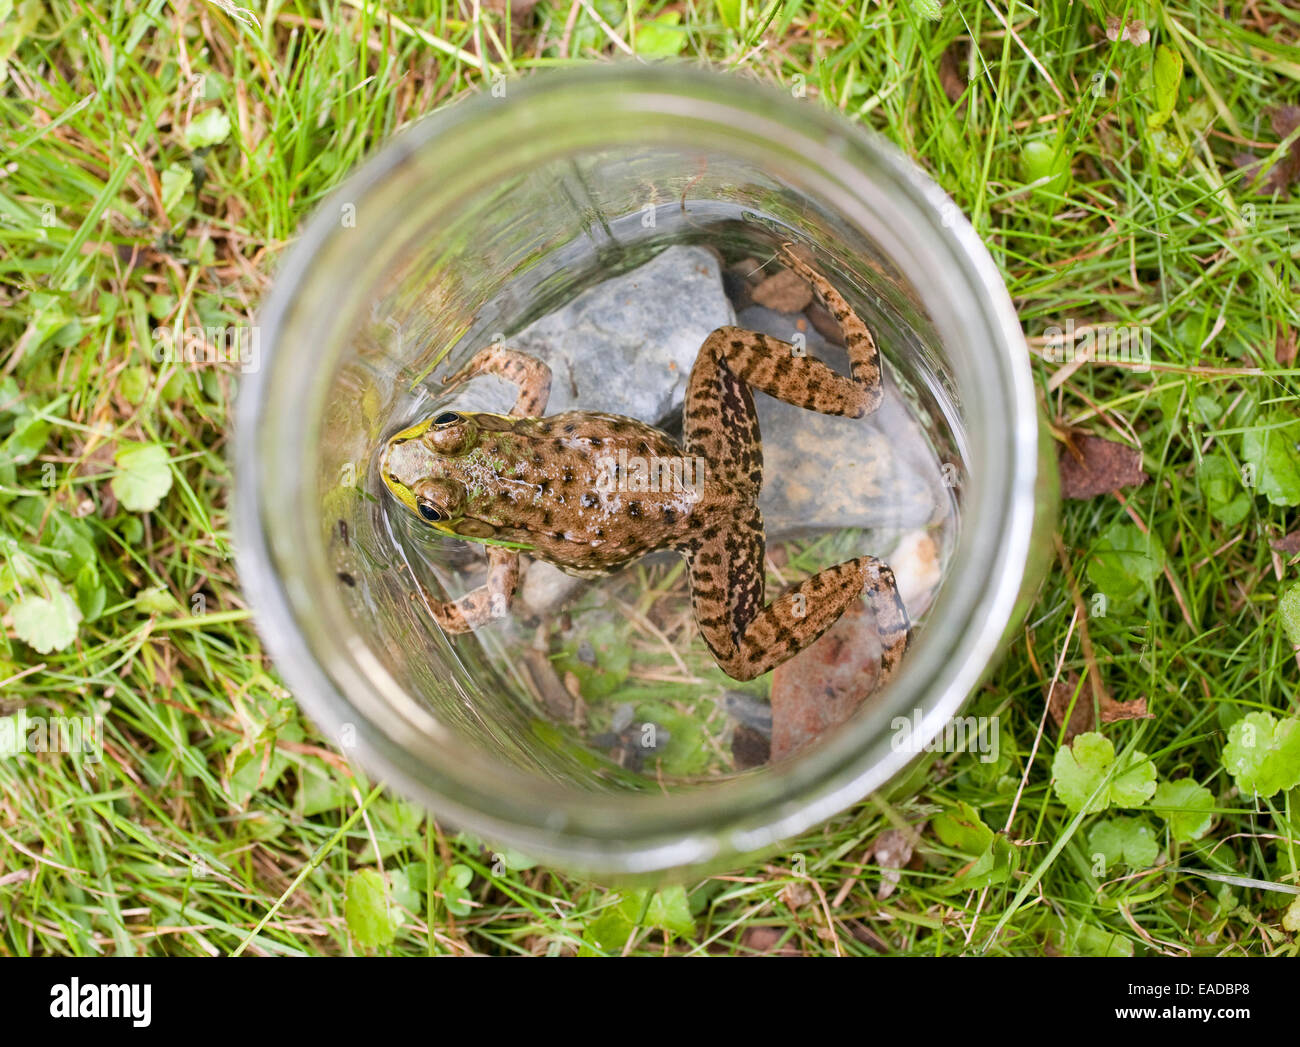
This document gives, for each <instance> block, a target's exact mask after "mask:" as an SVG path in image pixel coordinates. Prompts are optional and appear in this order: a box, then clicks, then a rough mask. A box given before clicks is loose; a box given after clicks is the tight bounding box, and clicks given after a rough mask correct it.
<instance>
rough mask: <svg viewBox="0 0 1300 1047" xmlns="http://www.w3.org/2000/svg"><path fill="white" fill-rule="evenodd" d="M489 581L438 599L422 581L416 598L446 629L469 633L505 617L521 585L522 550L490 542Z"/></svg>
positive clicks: (451, 631)
mask: <svg viewBox="0 0 1300 1047" xmlns="http://www.w3.org/2000/svg"><path fill="white" fill-rule="evenodd" d="M487 554H488V576H487V581H486V582H485V583H484V584H483V585H480V586H479V587H478V588H477V589H471V590H470V591H469V592H467V593H466V594H465V595H464V596H462V597H460V599H458V600H439V599H438V598H437V597H435V596H434V595H433V594H432V593H430V592H429V590H428V589H426V588H425V587H424V586H423V585H422V586H420V591H419V593H416V594H412V597H413V598H416V599H418V600H419V601H420V602H422V603H423V604H424V605H425V607H427V608H428V610H429V613H430V614H432V615H433V617H434V619H435V620H436V621H437V623H438V624H439V625H440V626H442V628H443V631H444V632H449V633H468V632H472V631H473V630H475V629H477V628H479V627H480V626H482V625H486V624H487V623H488V622H490V621H492V620H493V619H494V618H503V617H505V614H506V612H507V611H508V610H509V609H510V600H511V598H512V597H513V596H514V594H515V588H516V587H517V586H518V585H519V554H518V553H517V552H514V551H513V550H510V549H503V548H501V547H500V546H496V545H489V546H488V547H487Z"/></svg>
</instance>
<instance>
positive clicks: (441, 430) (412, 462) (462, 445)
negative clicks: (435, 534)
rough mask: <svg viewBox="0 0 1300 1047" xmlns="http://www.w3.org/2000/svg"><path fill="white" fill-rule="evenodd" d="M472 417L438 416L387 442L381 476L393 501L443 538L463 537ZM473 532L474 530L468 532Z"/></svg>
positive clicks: (474, 439)
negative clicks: (442, 534)
mask: <svg viewBox="0 0 1300 1047" xmlns="http://www.w3.org/2000/svg"><path fill="white" fill-rule="evenodd" d="M478 436H479V427H478V424H477V422H476V420H475V418H474V416H472V415H467V414H461V413H460V412H457V411H442V412H440V413H438V414H436V415H433V416H432V417H430V418H426V419H425V420H424V421H422V422H419V423H417V424H416V425H413V426H411V427H410V428H409V429H403V430H402V431H401V432H400V433H395V434H393V435H392V436H391V437H389V439H388V442H387V443H386V444H385V445H384V450H383V453H382V454H381V455H380V459H379V469H380V475H381V476H382V477H383V478H384V483H385V484H386V485H387V487H388V489H389V491H391V492H392V493H393V497H394V498H396V499H397V500H398V501H399V502H401V503H402V504H403V505H404V506H406V508H407V509H409V510H410V511H411V512H412V513H414V514H415V515H416V516H417V517H419V519H420V520H421V521H422V522H423V523H425V524H427V525H428V526H429V527H432V528H433V529H434V530H437V531H442V532H443V533H444V534H449V535H459V536H461V537H464V536H465V531H464V530H460V529H458V528H460V527H462V525H463V518H464V516H465V513H466V509H467V504H466V503H467V501H468V498H467V495H466V484H465V479H466V471H467V468H468V467H469V466H470V463H469V461H468V459H467V457H466V456H467V455H469V453H470V452H471V451H472V450H473V449H474V447H475V445H476V444H477V443H478ZM470 529H471V530H472V528H470Z"/></svg>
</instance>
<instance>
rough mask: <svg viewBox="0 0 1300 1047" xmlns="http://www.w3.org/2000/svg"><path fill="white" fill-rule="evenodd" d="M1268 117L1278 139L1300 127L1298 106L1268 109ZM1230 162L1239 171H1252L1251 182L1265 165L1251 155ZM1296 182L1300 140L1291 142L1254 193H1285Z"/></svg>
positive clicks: (1239, 155) (1244, 155)
mask: <svg viewBox="0 0 1300 1047" xmlns="http://www.w3.org/2000/svg"><path fill="white" fill-rule="evenodd" d="M1268 116H1269V124H1270V125H1271V126H1272V128H1273V131H1274V133H1275V134H1276V135H1277V136H1278V139H1279V140H1281V139H1284V138H1286V137H1287V136H1288V135H1290V134H1291V133H1292V132H1293V131H1295V129H1296V128H1297V127H1300V106H1296V105H1283V106H1279V107H1277V108H1276V109H1272V110H1270V111H1269V114H1268ZM1232 162H1233V164H1234V165H1236V166H1237V167H1239V168H1242V169H1244V170H1246V171H1251V172H1252V174H1251V175H1250V180H1251V181H1254V180H1255V179H1256V178H1258V177H1259V174H1258V170H1257V169H1258V168H1259V167H1260V166H1261V165H1262V164H1263V163H1264V161H1263V159H1261V158H1259V157H1257V156H1255V155H1254V154H1253V153H1237V154H1236V155H1235V156H1234V157H1233V158H1232ZM1297 181H1300V139H1297V140H1296V141H1294V142H1292V143H1291V145H1290V146H1289V147H1288V149H1287V152H1286V154H1285V155H1284V156H1283V157H1282V159H1281V160H1279V161H1278V162H1277V163H1276V164H1274V165H1273V166H1272V167H1270V168H1269V169H1268V173H1267V174H1266V175H1265V176H1264V177H1263V178H1262V179H1261V180H1260V181H1259V188H1258V189H1257V190H1256V192H1258V193H1260V194H1262V195H1264V196H1272V195H1273V194H1274V193H1285V192H1286V191H1287V190H1288V189H1289V188H1290V187H1291V185H1292V184H1293V183H1294V182H1297Z"/></svg>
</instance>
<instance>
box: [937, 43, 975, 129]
mask: <svg viewBox="0 0 1300 1047" xmlns="http://www.w3.org/2000/svg"><path fill="white" fill-rule="evenodd" d="M968 46H969V45H968V44H965V43H963V42H961V41H956V42H954V43H952V44H950V45H949V46H948V48H947V49H946V50H945V51H944V52H943V54H942V55H940V56H939V83H940V84H942V85H943V93H944V94H946V95H947V96H948V101H950V102H952V104H953V105H955V106H956V107H957V111H958V112H961V111H962V110H964V109H965V108H966V88H967V86H968V84H967V81H966V77H965V76H964V75H963V74H962V71H961V65H960V62H961V60H962V58H964V57H966V52H967V48H968Z"/></svg>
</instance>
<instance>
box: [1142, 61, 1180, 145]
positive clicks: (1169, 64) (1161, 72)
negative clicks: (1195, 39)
mask: <svg viewBox="0 0 1300 1047" xmlns="http://www.w3.org/2000/svg"><path fill="white" fill-rule="evenodd" d="M1182 82H1183V59H1182V56H1181V55H1179V53H1178V52H1177V51H1175V50H1174V49H1173V48H1172V47H1166V46H1165V45H1164V44H1161V45H1160V46H1159V47H1157V48H1156V60H1155V62H1154V63H1153V65H1152V67H1151V93H1152V96H1153V98H1154V101H1155V112H1154V113H1151V114H1150V115H1149V116H1148V117H1147V126H1148V127H1152V128H1155V127H1163V126H1164V124H1165V122H1166V121H1167V120H1168V119H1169V118H1170V117H1171V116H1172V115H1173V113H1174V109H1175V108H1177V106H1178V88H1179V87H1180V86H1181V85H1182Z"/></svg>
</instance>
